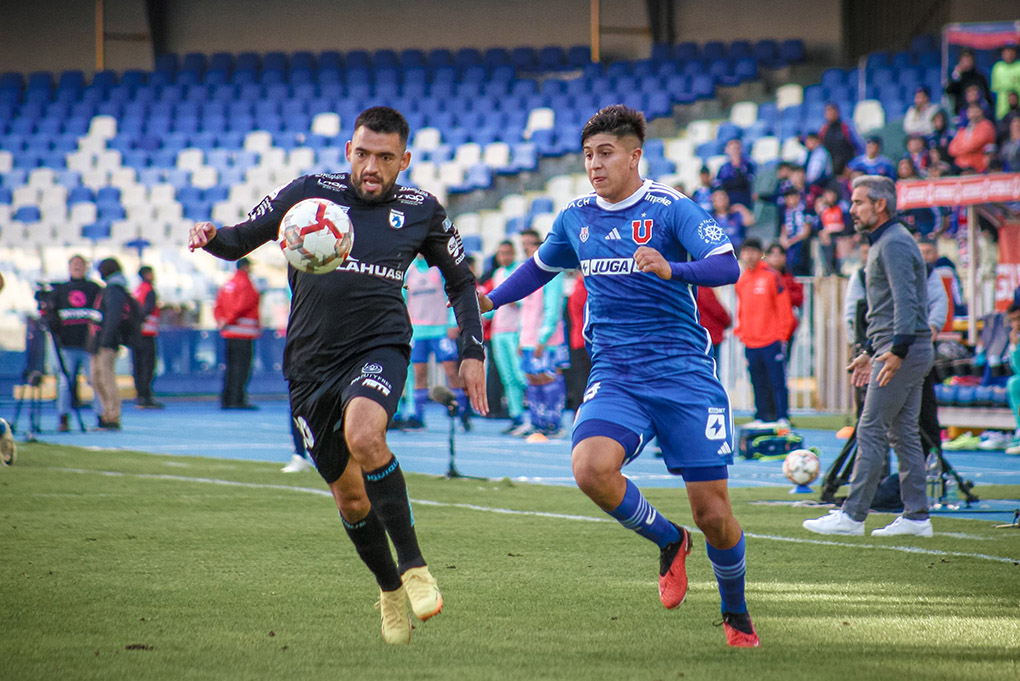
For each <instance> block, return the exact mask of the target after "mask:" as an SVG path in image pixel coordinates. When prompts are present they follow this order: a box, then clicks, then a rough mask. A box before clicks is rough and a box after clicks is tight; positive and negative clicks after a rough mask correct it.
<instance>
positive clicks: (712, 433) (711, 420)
mask: <svg viewBox="0 0 1020 681" xmlns="http://www.w3.org/2000/svg"><path fill="white" fill-rule="evenodd" d="M705 437H706V438H708V439H709V440H723V439H725V438H726V417H725V414H709V415H708V422H707V423H706V424H705Z"/></svg>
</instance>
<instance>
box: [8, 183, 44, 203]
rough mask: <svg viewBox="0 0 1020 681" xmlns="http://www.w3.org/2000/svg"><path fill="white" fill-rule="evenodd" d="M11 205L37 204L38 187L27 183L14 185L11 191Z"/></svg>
mask: <svg viewBox="0 0 1020 681" xmlns="http://www.w3.org/2000/svg"><path fill="white" fill-rule="evenodd" d="M11 205H12V206H14V207H15V208H20V207H21V206H38V205H39V188H38V187H32V186H30V185H27V184H23V185H21V186H20V187H15V188H14V191H13V192H12V200H11Z"/></svg>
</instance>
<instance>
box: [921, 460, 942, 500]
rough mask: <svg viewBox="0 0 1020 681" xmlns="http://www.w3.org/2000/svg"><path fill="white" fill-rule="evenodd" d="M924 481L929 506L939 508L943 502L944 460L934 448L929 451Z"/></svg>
mask: <svg viewBox="0 0 1020 681" xmlns="http://www.w3.org/2000/svg"><path fill="white" fill-rule="evenodd" d="M924 483H925V489H926V490H927V495H928V508H930V509H932V508H938V507H939V506H940V505H941V502H942V489H943V488H942V485H943V480H942V462H941V461H939V454H938V452H937V451H935V450H934V449H933V450H931V451H930V452H928V458H927V459H926V460H925V464H924Z"/></svg>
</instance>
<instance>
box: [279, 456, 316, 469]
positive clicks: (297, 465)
mask: <svg viewBox="0 0 1020 681" xmlns="http://www.w3.org/2000/svg"><path fill="white" fill-rule="evenodd" d="M280 470H282V471H283V472H284V473H303V472H305V471H313V470H315V467H314V466H313V465H312V464H310V463H308V459H306V458H305V457H303V456H300V455H298V454H292V455H291V457H290V462H289V463H288V464H287V465H286V466H284V467H283V468H281V469H280Z"/></svg>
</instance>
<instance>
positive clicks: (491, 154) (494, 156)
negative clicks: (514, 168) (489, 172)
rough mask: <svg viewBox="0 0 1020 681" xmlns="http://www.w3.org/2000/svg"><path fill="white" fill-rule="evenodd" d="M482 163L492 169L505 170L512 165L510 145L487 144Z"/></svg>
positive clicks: (501, 143)
mask: <svg viewBox="0 0 1020 681" xmlns="http://www.w3.org/2000/svg"><path fill="white" fill-rule="evenodd" d="M482 162H483V163H485V165H487V166H489V167H490V168H505V167H506V166H508V165H509V164H510V145H509V144H507V143H506V142H491V143H490V144H486V145H485V151H484V152H483V153H482Z"/></svg>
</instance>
